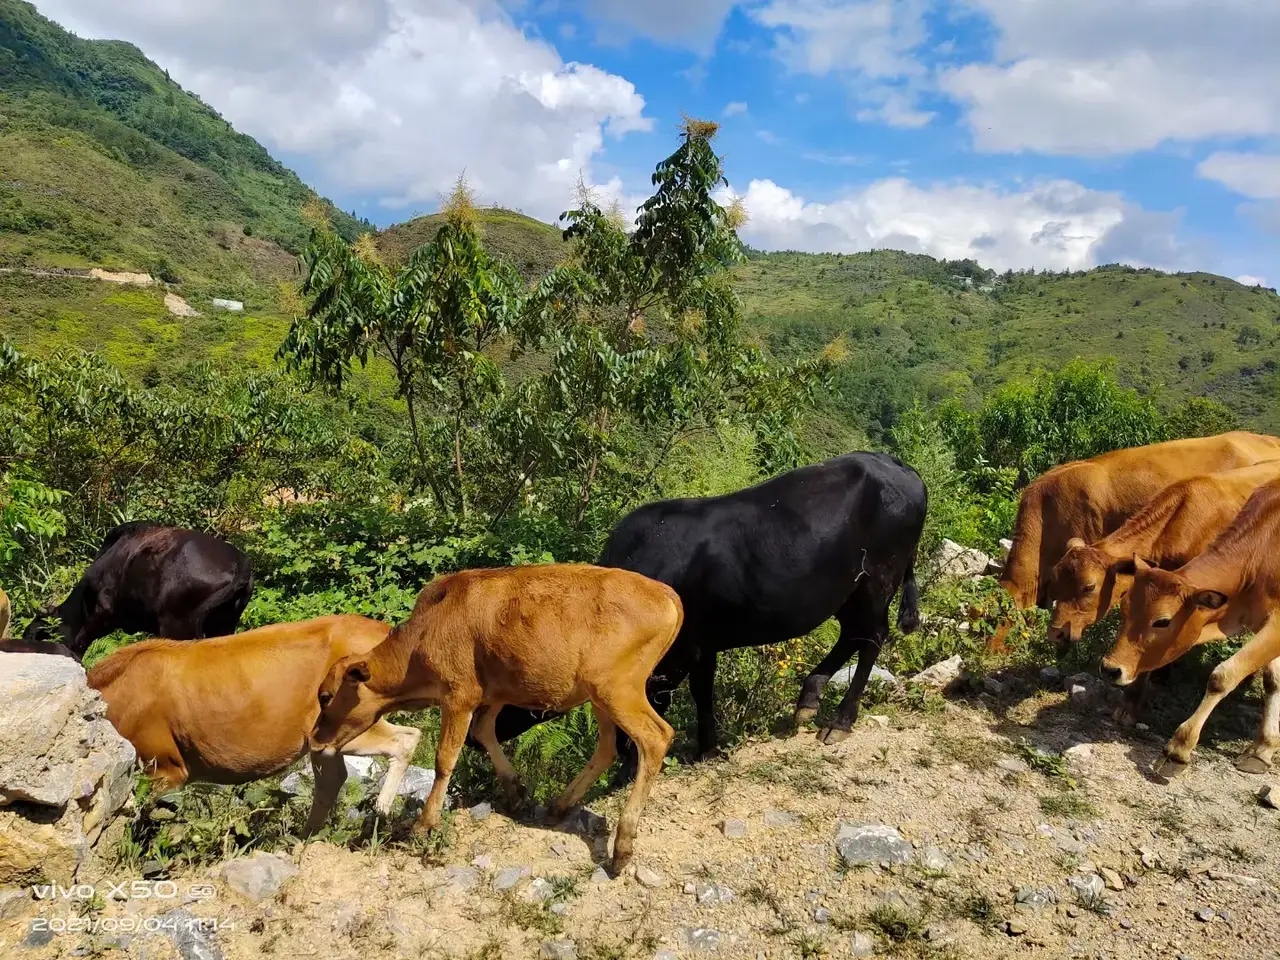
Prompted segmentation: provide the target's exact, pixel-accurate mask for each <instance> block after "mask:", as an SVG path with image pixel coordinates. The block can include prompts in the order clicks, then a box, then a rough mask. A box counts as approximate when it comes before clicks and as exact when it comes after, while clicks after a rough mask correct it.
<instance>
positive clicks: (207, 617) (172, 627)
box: [22, 521, 253, 657]
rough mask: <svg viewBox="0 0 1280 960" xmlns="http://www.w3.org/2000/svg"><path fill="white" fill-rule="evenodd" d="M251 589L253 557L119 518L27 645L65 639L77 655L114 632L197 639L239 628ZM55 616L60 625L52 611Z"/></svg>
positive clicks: (193, 535)
mask: <svg viewBox="0 0 1280 960" xmlns="http://www.w3.org/2000/svg"><path fill="white" fill-rule="evenodd" d="M252 594H253V571H252V570H251V569H250V567H249V558H248V557H246V556H245V555H244V554H243V553H241V552H240V551H239V550H237V549H236V548H235V547H233V546H231V544H229V543H226V542H225V541H223V540H219V539H218V538H217V537H211V536H209V535H208V534H207V533H201V532H200V531H198V530H185V529H183V528H181V527H166V526H161V525H160V524H157V523H151V522H148V521H135V522H132V523H122V524H121V525H120V526H118V527H116V528H115V529H114V530H112V531H111V532H110V533H108V534H107V536H106V539H105V540H103V541H102V546H101V547H100V548H99V550H98V555H97V556H96V557H95V558H94V560H93V563H92V564H90V565H89V569H88V570H86V571H85V572H84V576H82V577H81V578H80V582H79V583H77V584H76V585H75V587H73V588H72V590H71V594H70V596H68V597H67V599H66V600H64V601H63V602H62V603H61V604H59V605H58V606H57V607H55V608H53V609H52V610H50V611H47V612H43V613H41V614H40V615H38V616H37V617H36V618H35V619H34V620H33V621H31V625H30V626H28V627H27V630H26V632H25V633H24V634H23V635H22V639H23V641H24V642H35V641H40V640H53V639H61V640H62V642H63V643H64V644H65V645H66V646H67V647H68V648H70V650H71V651H72V652H73V653H74V654H75V655H76V656H77V657H83V656H84V653H85V651H86V650H88V649H89V644H91V643H93V641H94V640H97V639H98V638H99V637H105V636H106V635H107V634H108V633H111V632H112V631H113V630H124V631H125V632H127V633H150V634H155V635H157V636H162V637H168V638H170V639H173V640H196V639H200V638H203V637H221V636H225V635H226V634H229V633H234V632H235V629H236V625H237V624H239V622H240V615H241V614H242V613H244V608H245V607H246V606H247V605H248V603H249V597H250V596H251V595H252ZM50 613H56V614H57V615H58V617H59V618H60V619H61V621H62V622H61V625H60V626H59V627H57V628H56V629H55V628H54V627H53V626H52V625H51V624H50V623H49V621H48V614H50Z"/></svg>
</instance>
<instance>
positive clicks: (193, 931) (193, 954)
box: [160, 910, 222, 960]
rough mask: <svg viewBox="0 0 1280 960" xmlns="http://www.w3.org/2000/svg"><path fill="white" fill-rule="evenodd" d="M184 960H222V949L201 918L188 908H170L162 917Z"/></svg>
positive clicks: (162, 928) (161, 927)
mask: <svg viewBox="0 0 1280 960" xmlns="http://www.w3.org/2000/svg"><path fill="white" fill-rule="evenodd" d="M160 929H161V930H165V931H167V932H168V934H169V937H170V939H172V940H173V945H174V947H176V948H177V951H178V956H180V957H181V958H182V960H222V950H221V949H220V948H219V947H218V945H217V944H216V943H215V942H214V941H213V935H212V934H211V933H208V932H206V931H205V929H204V925H203V924H202V922H201V921H200V920H198V919H197V918H195V917H193V916H192V915H191V914H190V913H188V912H187V911H186V910H170V911H169V912H168V913H166V914H165V915H164V916H162V917H161V918H160Z"/></svg>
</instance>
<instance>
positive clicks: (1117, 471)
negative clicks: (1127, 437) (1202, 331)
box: [992, 430, 1280, 647]
mask: <svg viewBox="0 0 1280 960" xmlns="http://www.w3.org/2000/svg"><path fill="white" fill-rule="evenodd" d="M1277 457H1280V439H1278V438H1276V437H1270V436H1265V435H1263V434H1257V433H1246V432H1244V431H1239V430H1237V431H1232V432H1231V433H1223V434H1220V435H1219V436H1216V437H1203V438H1196V439H1191V440H1170V441H1168V442H1167V443H1155V444H1150V445H1149V446H1145V447H1131V448H1129V449H1126V450H1113V451H1112V452H1110V453H1104V454H1102V455H1101V456H1097V457H1093V458H1092V459H1090V460H1077V461H1075V462H1074V463H1067V464H1063V465H1062V466H1060V467H1054V468H1053V469H1052V470H1050V471H1049V472H1047V473H1045V474H1044V475H1043V476H1041V477H1039V478H1037V479H1036V480H1034V481H1032V483H1031V484H1030V485H1029V486H1028V487H1027V488H1026V490H1024V491H1023V493H1022V499H1021V501H1020V502H1019V504H1018V515H1017V519H1016V520H1015V522H1014V531H1013V549H1012V550H1010V552H1009V559H1008V561H1007V562H1006V564H1005V568H1004V572H1003V573H1002V574H1001V577H1000V583H1001V584H1002V585H1003V586H1004V588H1005V589H1006V590H1008V591H1009V593H1010V594H1011V595H1012V596H1013V600H1014V603H1015V604H1016V605H1017V606H1018V608H1019V609H1022V610H1029V609H1031V608H1032V607H1035V606H1046V605H1047V602H1048V586H1049V580H1050V577H1051V575H1052V571H1053V566H1054V564H1056V563H1057V562H1058V561H1059V560H1060V559H1062V555H1063V554H1064V553H1066V551H1067V542H1068V541H1070V540H1071V539H1072V538H1073V537H1075V538H1079V539H1081V540H1083V541H1085V542H1086V543H1092V542H1093V541H1095V540H1099V539H1101V538H1102V537H1104V536H1106V535H1107V534H1109V533H1111V532H1112V531H1114V530H1116V529H1117V528H1118V527H1119V526H1120V525H1121V524H1122V523H1124V522H1125V521H1126V520H1128V519H1129V517H1131V516H1133V514H1135V513H1136V512H1138V511H1139V510H1141V509H1142V507H1143V506H1144V505H1145V504H1146V502H1147V501H1148V500H1150V499H1151V498H1152V497H1153V496H1155V495H1156V494H1157V493H1159V492H1160V491H1161V490H1163V489H1164V488H1165V487H1167V486H1169V484H1171V483H1177V482H1178V481H1179V480H1185V479H1187V478H1188V477H1194V476H1197V475H1198V474H1203V473H1216V472H1219V471H1223V470H1234V469H1235V468H1237V467H1247V466H1250V465H1252V464H1255V463H1260V462H1262V461H1264V460H1271V459H1275V458H1277ZM1006 631H1007V627H1005V628H1004V629H1002V630H1001V631H999V632H998V633H997V634H996V636H995V638H993V640H992V646H994V647H999V646H1002V645H1003V636H1004V634H1005V632H1006Z"/></svg>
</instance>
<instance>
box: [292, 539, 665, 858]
mask: <svg viewBox="0 0 1280 960" xmlns="http://www.w3.org/2000/svg"><path fill="white" fill-rule="evenodd" d="M683 620H684V612H683V608H682V607H681V605H680V598H679V596H678V595H677V594H676V592H675V591H674V590H672V589H671V588H670V587H668V586H666V585H665V584H661V583H658V582H656V581H654V580H650V579H648V578H647V577H643V576H641V575H640V574H638V573H632V572H631V571H629V570H617V569H606V568H604V567H594V566H587V565H574V564H546V565H541V566H528V567H512V568H505V569H496V570H466V571H463V572H461V573H455V574H451V575H449V576H445V577H440V578H438V579H437V580H435V581H433V582H432V583H430V584H428V585H427V586H426V588H424V589H423V591H422V593H421V594H420V595H419V596H418V602H417V605H416V606H415V607H414V609H413V614H412V615H411V616H410V617H409V619H408V620H407V621H406V622H405V623H403V624H401V625H400V626H398V627H396V628H395V629H394V630H392V631H391V634H390V636H388V637H387V640H386V642H385V643H383V644H381V645H380V646H378V647H377V648H376V649H374V650H373V651H372V652H370V653H369V654H367V655H364V656H360V655H354V656H348V657H345V658H343V659H342V660H341V661H339V662H338V663H336V664H334V666H333V668H332V669H331V670H330V671H329V675H328V676H327V677H326V678H325V679H324V683H323V684H322V685H320V687H319V700H320V705H321V709H322V712H321V715H320V719H319V721H318V722H317V724H316V729H315V732H314V734H313V736H312V741H311V742H312V749H313V750H316V751H320V752H325V753H331V752H333V751H335V750H337V749H344V744H347V743H348V742H349V741H350V740H351V738H352V737H355V736H357V735H359V734H361V733H362V732H363V731H365V730H367V729H368V728H369V725H370V724H372V723H374V722H375V721H377V720H378V718H380V717H382V716H384V715H385V714H387V713H388V712H390V711H392V710H405V709H421V708H423V707H426V706H429V705H433V704H437V703H438V704H439V705H440V742H439V744H438V745H437V748H436V781H435V784H434V785H433V786H432V788H431V795H430V796H429V797H427V802H426V805H425V806H424V807H423V809H422V813H421V815H420V816H419V817H418V820H417V823H415V824H414V830H415V831H416V832H419V833H423V832H428V831H431V830H434V829H435V828H436V827H437V826H438V825H439V823H440V811H441V809H442V808H443V806H444V798H445V790H446V789H447V788H448V786H449V776H450V774H451V773H452V772H453V766H454V763H455V762H456V761H457V758H458V752H459V751H460V750H461V749H462V744H463V741H464V739H465V738H466V736H467V730H468V727H470V730H471V735H472V736H473V737H474V738H475V739H476V740H477V741H478V742H479V743H481V744H482V745H483V746H484V748H485V750H487V751H488V753H489V757H490V758H491V759H492V760H493V766H494V769H495V770H496V771H497V773H498V777H499V778H500V779H501V781H502V783H503V786H504V788H505V789H506V791H507V793H508V795H515V794H516V793H517V791H518V783H517V775H516V771H515V768H514V767H512V766H511V763H510V762H509V761H508V760H507V758H506V757H505V756H504V755H503V752H502V747H501V745H500V744H499V743H498V739H497V737H496V736H495V733H494V720H495V719H496V718H497V716H498V712H499V711H500V710H501V709H502V708H503V707H504V706H505V705H507V704H511V705H512V706H516V707H524V708H528V709H533V710H554V711H556V712H558V713H564V712H567V711H569V710H572V709H573V708H574V707H576V706H578V705H579V704H582V703H586V702H587V701H590V702H591V707H592V710H593V711H594V713H595V716H596V722H597V724H598V726H599V732H600V738H599V741H598V743H597V744H596V750H595V753H594V754H593V755H592V757H591V759H590V761H588V763H587V766H586V768H585V769H584V770H583V771H582V772H581V773H580V774H578V776H577V778H576V779H575V780H574V781H573V783H571V784H569V786H568V788H567V789H566V790H565V791H564V793H563V794H561V796H560V798H559V799H558V800H556V802H555V804H554V806H553V807H552V811H553V812H554V813H555V814H557V815H561V814H564V813H566V812H567V811H568V810H570V809H571V808H572V807H573V806H575V805H576V804H577V803H578V802H579V801H580V800H581V799H582V797H583V795H584V794H585V793H586V792H587V790H588V789H589V788H590V787H591V785H592V784H593V783H595V782H596V780H597V779H599V777H600V775H601V774H603V773H604V772H605V770H607V769H608V768H609V764H610V763H612V762H613V758H614V756H615V754H616V753H617V746H616V732H617V730H618V729H619V728H621V730H622V732H623V733H625V734H626V735H627V736H628V737H630V738H631V739H632V740H633V741H634V742H635V744H636V747H637V749H638V751H639V768H638V771H637V773H636V779H635V784H634V786H633V787H632V789H631V795H630V797H628V798H627V804H626V807H625V808H624V809H623V811H622V816H621V818H620V819H619V821H618V829H617V833H616V834H615V837H614V845H613V870H614V873H615V875H616V874H617V873H618V872H619V871H621V870H622V868H623V867H624V866H625V865H626V863H627V861H628V860H630V859H631V852H632V845H633V843H634V841H635V834H636V826H637V824H638V822H639V819H640V811H641V809H642V808H643V807H644V803H645V799H646V798H647V797H648V795H649V791H650V789H651V788H652V786H653V780H654V778H655V777H656V776H657V775H658V774H659V773H660V772H661V770H662V761H663V758H664V757H665V756H666V754H667V750H668V748H670V746H671V740H672V738H673V736H674V732H673V731H672V729H671V727H670V725H669V724H667V722H666V721H665V720H663V719H662V717H661V716H659V715H658V713H657V711H655V710H654V709H653V707H652V706H651V705H650V704H649V700H648V698H647V697H646V696H645V683H646V681H647V680H648V679H649V675H650V674H651V673H652V672H653V668H654V667H655V666H656V665H657V663H658V661H659V660H660V659H662V657H663V655H664V654H665V653H666V652H667V650H668V649H670V647H671V644H672V643H673V642H675V638H676V634H677V633H679V632H680V626H681V624H682V622H683ZM473 717H474V719H473Z"/></svg>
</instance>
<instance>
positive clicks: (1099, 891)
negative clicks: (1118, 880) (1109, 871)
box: [1067, 873, 1107, 903]
mask: <svg viewBox="0 0 1280 960" xmlns="http://www.w3.org/2000/svg"><path fill="white" fill-rule="evenodd" d="M1067 886H1068V887H1070V888H1071V889H1072V891H1074V893H1075V895H1076V896H1077V897H1079V898H1080V899H1081V900H1083V901H1085V902H1086V903H1091V902H1093V901H1095V900H1098V899H1100V898H1101V897H1102V896H1103V894H1104V893H1105V892H1106V889H1107V884H1106V881H1105V880H1103V879H1102V877H1100V876H1098V875H1097V874H1096V873H1086V874H1080V875H1077V876H1074V877H1068V878H1067Z"/></svg>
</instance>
